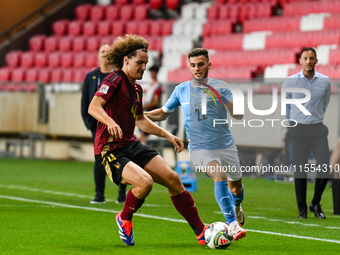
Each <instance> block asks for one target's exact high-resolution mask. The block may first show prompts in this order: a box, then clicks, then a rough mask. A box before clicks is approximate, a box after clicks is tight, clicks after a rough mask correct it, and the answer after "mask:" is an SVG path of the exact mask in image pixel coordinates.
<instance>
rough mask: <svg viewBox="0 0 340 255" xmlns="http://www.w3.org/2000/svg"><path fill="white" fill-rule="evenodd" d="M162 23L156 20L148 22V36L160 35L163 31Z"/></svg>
mask: <svg viewBox="0 0 340 255" xmlns="http://www.w3.org/2000/svg"><path fill="white" fill-rule="evenodd" d="M163 22H164V20H162V19H156V20H153V21H152V22H150V30H149V31H150V35H161V34H162V30H163Z"/></svg>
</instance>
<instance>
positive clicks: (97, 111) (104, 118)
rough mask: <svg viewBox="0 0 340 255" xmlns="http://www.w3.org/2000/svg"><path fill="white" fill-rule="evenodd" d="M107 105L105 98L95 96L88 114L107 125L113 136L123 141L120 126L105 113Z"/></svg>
mask: <svg viewBox="0 0 340 255" xmlns="http://www.w3.org/2000/svg"><path fill="white" fill-rule="evenodd" d="M105 104H106V101H105V100H104V99H103V98H101V97H98V96H94V97H93V99H92V101H91V103H90V106H89V110H88V112H89V114H91V115H92V116H93V118H95V119H96V120H98V121H100V122H101V123H103V124H105V125H106V126H107V130H108V132H109V133H110V134H111V135H113V136H114V137H115V138H117V139H122V138H123V132H122V130H121V128H120V126H119V125H118V124H117V123H116V122H115V121H114V120H113V119H112V118H111V117H110V116H109V115H107V113H106V112H105V110H104V106H105Z"/></svg>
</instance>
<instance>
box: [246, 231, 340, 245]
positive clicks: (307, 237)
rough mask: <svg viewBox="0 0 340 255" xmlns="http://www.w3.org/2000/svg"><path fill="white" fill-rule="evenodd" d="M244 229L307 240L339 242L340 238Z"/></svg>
mask: <svg viewBox="0 0 340 255" xmlns="http://www.w3.org/2000/svg"><path fill="white" fill-rule="evenodd" d="M246 230H247V231H249V232H255V233H261V234H269V235H277V236H286V237H293V238H300V239H308V240H315V241H323V242H329V243H339V244H340V240H332V239H322V238H316V237H309V236H298V235H290V234H282V233H277V232H270V231H262V230H255V229H246Z"/></svg>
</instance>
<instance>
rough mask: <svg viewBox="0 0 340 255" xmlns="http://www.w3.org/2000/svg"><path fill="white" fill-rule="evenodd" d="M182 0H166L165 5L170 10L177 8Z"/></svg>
mask: <svg viewBox="0 0 340 255" xmlns="http://www.w3.org/2000/svg"><path fill="white" fill-rule="evenodd" d="M179 3H180V0H165V5H166V7H167V8H168V9H170V10H176V9H177V7H178V6H179Z"/></svg>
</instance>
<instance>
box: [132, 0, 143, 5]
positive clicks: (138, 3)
mask: <svg viewBox="0 0 340 255" xmlns="http://www.w3.org/2000/svg"><path fill="white" fill-rule="evenodd" d="M145 2H146V0H132V3H133V4H134V5H140V4H145Z"/></svg>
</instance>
